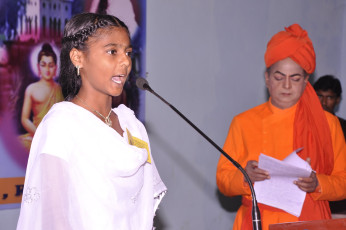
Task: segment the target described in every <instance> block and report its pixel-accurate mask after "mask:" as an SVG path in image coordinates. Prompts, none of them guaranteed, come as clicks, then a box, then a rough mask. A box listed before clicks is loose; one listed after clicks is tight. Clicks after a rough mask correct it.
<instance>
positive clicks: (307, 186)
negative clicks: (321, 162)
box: [294, 158, 318, 192]
mask: <svg viewBox="0 0 346 230" xmlns="http://www.w3.org/2000/svg"><path fill="white" fill-rule="evenodd" d="M306 161H307V162H308V163H309V164H310V162H311V161H310V158H307V159H306ZM294 184H295V185H297V186H298V188H300V189H301V190H303V191H304V192H314V191H315V190H316V188H317V186H318V180H317V177H316V173H315V172H314V171H312V172H311V174H310V177H305V178H299V179H298V180H297V181H294Z"/></svg>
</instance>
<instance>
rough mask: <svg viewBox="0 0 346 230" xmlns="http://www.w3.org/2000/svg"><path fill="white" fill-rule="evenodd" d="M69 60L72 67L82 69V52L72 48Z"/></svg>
mask: <svg viewBox="0 0 346 230" xmlns="http://www.w3.org/2000/svg"><path fill="white" fill-rule="evenodd" d="M70 59H71V62H72V64H73V65H74V66H79V68H82V67H83V52H82V51H80V50H77V49H76V48H72V50H71V51H70Z"/></svg>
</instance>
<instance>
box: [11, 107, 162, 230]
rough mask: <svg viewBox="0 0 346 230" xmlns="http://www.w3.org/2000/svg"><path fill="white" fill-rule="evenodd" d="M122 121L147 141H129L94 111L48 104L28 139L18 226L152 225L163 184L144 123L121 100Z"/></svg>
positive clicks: (52, 229) (23, 229)
mask: <svg viewBox="0 0 346 230" xmlns="http://www.w3.org/2000/svg"><path fill="white" fill-rule="evenodd" d="M113 111H114V112H115V113H116V114H117V115H118V118H119V122H120V126H121V128H122V129H123V130H124V131H125V130H129V132H131V135H132V136H133V137H136V138H139V139H140V140H142V141H145V142H147V143H148V145H149V152H150V157H151V163H149V162H147V159H148V152H147V150H146V149H143V148H138V147H135V146H133V145H130V144H129V143H128V139H127V135H126V133H124V134H123V136H121V135H119V134H118V133H117V132H116V131H115V130H114V129H112V128H110V127H108V126H107V125H106V124H105V123H104V122H102V120H100V119H99V118H98V117H96V116H95V115H94V114H92V113H91V112H89V111H88V110H85V109H84V108H82V107H80V106H77V105H75V104H73V103H71V102H60V103H57V104H55V105H54V106H53V107H52V108H51V110H50V111H49V112H48V114H47V115H46V116H45V118H44V119H43V121H42V122H41V123H40V125H39V127H38V129H37V131H36V133H35V136H34V139H33V143H32V147H31V150H30V156H29V161H28V166H27V172H26V178H25V185H24V192H23V200H22V205H21V211H20V217H19V221H18V225H17V230H26V229H30V230H41V229H42V230H43V229H44V230H55V229H64V230H69V229H71V230H77V229H78V230H80V229H83V230H84V229H85V230H89V229H90V230H92V229H93V230H94V229H95V230H96V229H97V230H98V229H103V230H107V229H109V230H111V229H112V230H113V229H124V230H125V229H126V230H127V229H129V230H130V229H133V230H138V229H152V227H153V218H154V215H155V211H156V209H157V206H158V203H159V202H160V201H161V199H162V197H163V195H164V194H165V192H166V187H165V185H164V184H163V182H162V181H161V178H160V176H159V174H158V172H157V169H156V166H155V163H154V161H153V159H152V155H151V150H150V143H149V139H148V136H147V133H146V130H145V128H144V126H143V124H142V123H141V122H140V121H139V120H138V119H137V118H136V117H135V115H134V113H133V111H132V110H130V109H129V108H127V107H126V106H124V105H120V106H119V107H118V108H115V109H113Z"/></svg>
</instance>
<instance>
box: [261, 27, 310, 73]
mask: <svg viewBox="0 0 346 230" xmlns="http://www.w3.org/2000/svg"><path fill="white" fill-rule="evenodd" d="M288 57H289V58H291V59H292V60H293V61H295V62H296V63H297V64H298V65H300V66H301V67H302V68H303V69H304V70H305V71H306V72H307V73H308V74H311V73H313V72H314V71H315V66H316V56H315V51H314V47H313V45H312V42H311V40H310V38H309V37H308V33H307V32H306V31H305V30H303V29H302V28H301V27H300V25H298V24H293V25H291V26H289V27H285V31H280V32H278V33H277V34H275V35H274V36H273V37H272V39H271V40H270V41H269V42H268V45H267V51H266V53H265V54H264V61H265V64H266V66H267V68H268V67H270V66H271V65H273V64H274V63H275V62H278V61H280V60H283V59H285V58H288Z"/></svg>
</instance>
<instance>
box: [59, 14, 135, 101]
mask: <svg viewBox="0 0 346 230" xmlns="http://www.w3.org/2000/svg"><path fill="white" fill-rule="evenodd" d="M109 27H120V28H124V29H126V31H127V33H128V35H129V37H130V33H129V30H128V28H127V26H126V25H125V23H124V22H122V21H121V20H120V19H119V18H117V17H115V16H112V15H105V14H95V13H81V14H77V15H75V16H73V17H72V18H71V19H70V20H69V21H68V22H67V24H66V26H65V29H64V36H63V38H62V48H61V53H60V63H61V68H60V73H59V83H60V85H61V88H62V93H63V95H64V97H65V100H67V101H69V100H71V99H73V98H74V97H75V96H76V95H77V94H78V92H79V89H80V87H81V85H82V81H81V78H80V77H79V76H77V72H76V69H75V66H74V65H73V63H72V61H71V59H70V51H71V50H72V49H73V48H76V49H78V50H81V51H83V52H85V51H87V50H88V44H87V41H88V39H89V38H90V37H97V35H98V32H97V31H98V29H101V28H102V29H105V28H109Z"/></svg>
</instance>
